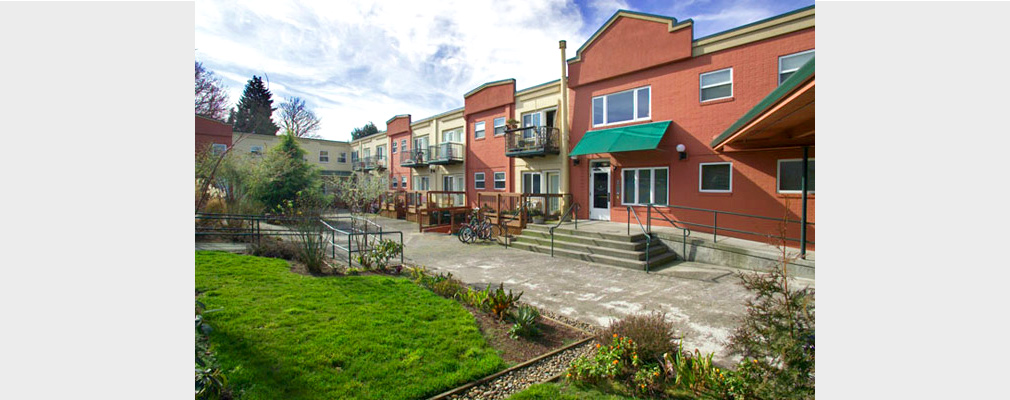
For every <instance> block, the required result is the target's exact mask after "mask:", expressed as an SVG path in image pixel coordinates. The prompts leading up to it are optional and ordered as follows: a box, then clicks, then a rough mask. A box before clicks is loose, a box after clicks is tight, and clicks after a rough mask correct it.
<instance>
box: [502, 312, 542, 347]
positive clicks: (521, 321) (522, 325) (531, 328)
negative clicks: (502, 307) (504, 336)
mask: <svg viewBox="0 0 1010 400" xmlns="http://www.w3.org/2000/svg"><path fill="white" fill-rule="evenodd" d="M539 317H540V311H538V310H537V309H536V307H533V306H528V305H523V306H520V307H519V308H518V309H516V311H515V313H513V314H512V320H513V321H515V325H512V328H511V329H509V337H511V338H512V339H519V337H520V336H522V337H524V338H530V337H533V336H536V335H539V334H540V328H538V327H537V318H539Z"/></svg>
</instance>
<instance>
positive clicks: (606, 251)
mask: <svg viewBox="0 0 1010 400" xmlns="http://www.w3.org/2000/svg"><path fill="white" fill-rule="evenodd" d="M554 239H555V240H554V248H555V249H565V250H572V251H577V252H582V253H589V254H600V255H605V256H610V257H619V258H626V259H629V260H645V246H642V248H641V249H640V250H620V249H614V248H610V247H605V246H598V245H591V244H580V243H573V242H568V241H563V240H557V237H555V238H554ZM512 243H528V244H533V245H537V246H544V247H547V248H550V246H551V239H550V237H546V238H544V237H539V236H526V235H522V236H519V237H517V238H516V239H515V241H513V242H512ZM667 251H669V249H667V248H666V246H665V245H663V244H662V243H660V242H659V241H658V240H656V241H654V242H653V243H652V246H650V247H649V256H650V257H656V256H658V255H660V254H663V253H665V252H667Z"/></svg>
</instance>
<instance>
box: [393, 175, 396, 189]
mask: <svg viewBox="0 0 1010 400" xmlns="http://www.w3.org/2000/svg"><path fill="white" fill-rule="evenodd" d="M393 189H396V177H393Z"/></svg>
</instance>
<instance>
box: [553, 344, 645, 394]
mask: <svg viewBox="0 0 1010 400" xmlns="http://www.w3.org/2000/svg"><path fill="white" fill-rule="evenodd" d="M641 365H642V361H641V359H639V357H638V351H637V347H636V345H635V343H634V342H633V341H632V340H631V339H629V338H626V337H620V336H617V335H616V334H615V335H614V336H613V337H612V340H611V342H610V345H608V346H603V345H601V344H599V343H597V344H596V354H595V355H593V356H592V357H587V356H582V357H579V358H578V359H576V360H575V361H573V362H572V365H571V366H570V367H569V368H568V375H567V376H568V377H569V378H571V379H574V380H576V381H583V382H588V383H599V382H601V381H604V380H608V379H609V380H621V381H627V380H628V379H629V378H633V376H634V374H635V371H637V370H638V367H639V366H641Z"/></svg>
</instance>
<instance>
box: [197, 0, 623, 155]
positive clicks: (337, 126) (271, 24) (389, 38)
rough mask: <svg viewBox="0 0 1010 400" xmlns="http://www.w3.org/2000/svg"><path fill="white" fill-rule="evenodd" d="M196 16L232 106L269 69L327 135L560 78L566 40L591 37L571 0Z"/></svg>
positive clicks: (258, 9)
mask: <svg viewBox="0 0 1010 400" xmlns="http://www.w3.org/2000/svg"><path fill="white" fill-rule="evenodd" d="M422 3H424V4H422ZM196 11H197V13H196V14H197V15H196V22H197V27H196V48H197V59H198V60H199V61H202V62H204V64H205V65H206V66H207V67H208V68H210V69H211V70H213V71H215V72H216V73H217V74H218V75H220V76H221V77H222V78H223V79H224V80H225V82H226V84H228V85H229V86H230V90H229V94H230V95H231V96H232V97H231V100H232V103H235V102H237V101H238V98H239V97H240V96H241V93H242V89H243V87H244V85H245V82H246V80H248V79H249V78H250V77H251V76H252V75H254V74H255V75H259V76H263V75H264V74H267V75H268V76H269V77H270V89H271V92H273V94H274V98H275V105H279V104H280V103H281V101H283V99H284V98H285V97H288V96H293V95H294V96H299V97H302V98H304V99H306V100H307V101H308V103H309V104H310V106H311V107H313V108H314V110H315V112H316V114H317V115H319V116H320V117H321V118H322V129H321V131H320V134H321V135H322V136H323V137H325V138H328V139H337V140H347V139H349V137H350V131H351V129H353V128H354V127H357V126H361V125H363V124H364V123H366V122H368V121H373V122H375V123H376V125H377V126H378V127H379V128H380V129H383V128H384V127H385V126H384V125H385V121H386V120H387V119H389V118H390V117H392V116H393V115H396V114H406V113H409V114H412V115H413V116H414V118H415V119H419V118H423V117H426V116H429V115H432V114H436V113H439V112H442V111H446V110H449V109H452V108H456V107H459V106H462V103H463V94H464V93H465V92H466V91H468V90H470V89H472V88H474V87H476V86H478V85H480V84H481V83H484V82H487V81H493V80H498V79H504V78H515V79H516V80H517V85H518V88H519V89H521V88H523V87H528V86H532V85H535V84H539V83H543V82H546V81H550V80H553V79H557V78H558V75H559V65H558V63H559V62H560V55H559V50H558V40H562V39H564V40H567V41H568V42H569V43H570V44H574V45H575V46H578V45H581V43H582V42H583V41H584V40H585V37H584V36H582V35H581V34H580V33H578V32H580V30H582V28H583V27H584V21H583V20H582V16H581V14H580V13H579V12H576V8H575V5H574V4H571V3H568V2H567V1H565V0H543V1H533V2H529V3H514V2H500V1H492V0H471V1H456V0H453V1H445V2H438V3H434V4H429V3H427V2H417V1H415V2H405V3H399V2H397V3H388V2H381V3H379V2H377V3H365V2H355V3H350V2H300V3H293V2H284V1H263V2H242V3H240V4H236V3H224V2H218V1H200V2H198V3H197V4H196ZM612 12H613V11H609V12H608V13H607V16H609V14H610V13H612ZM604 18H606V17H604ZM592 29H595V27H593V28H592Z"/></svg>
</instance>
